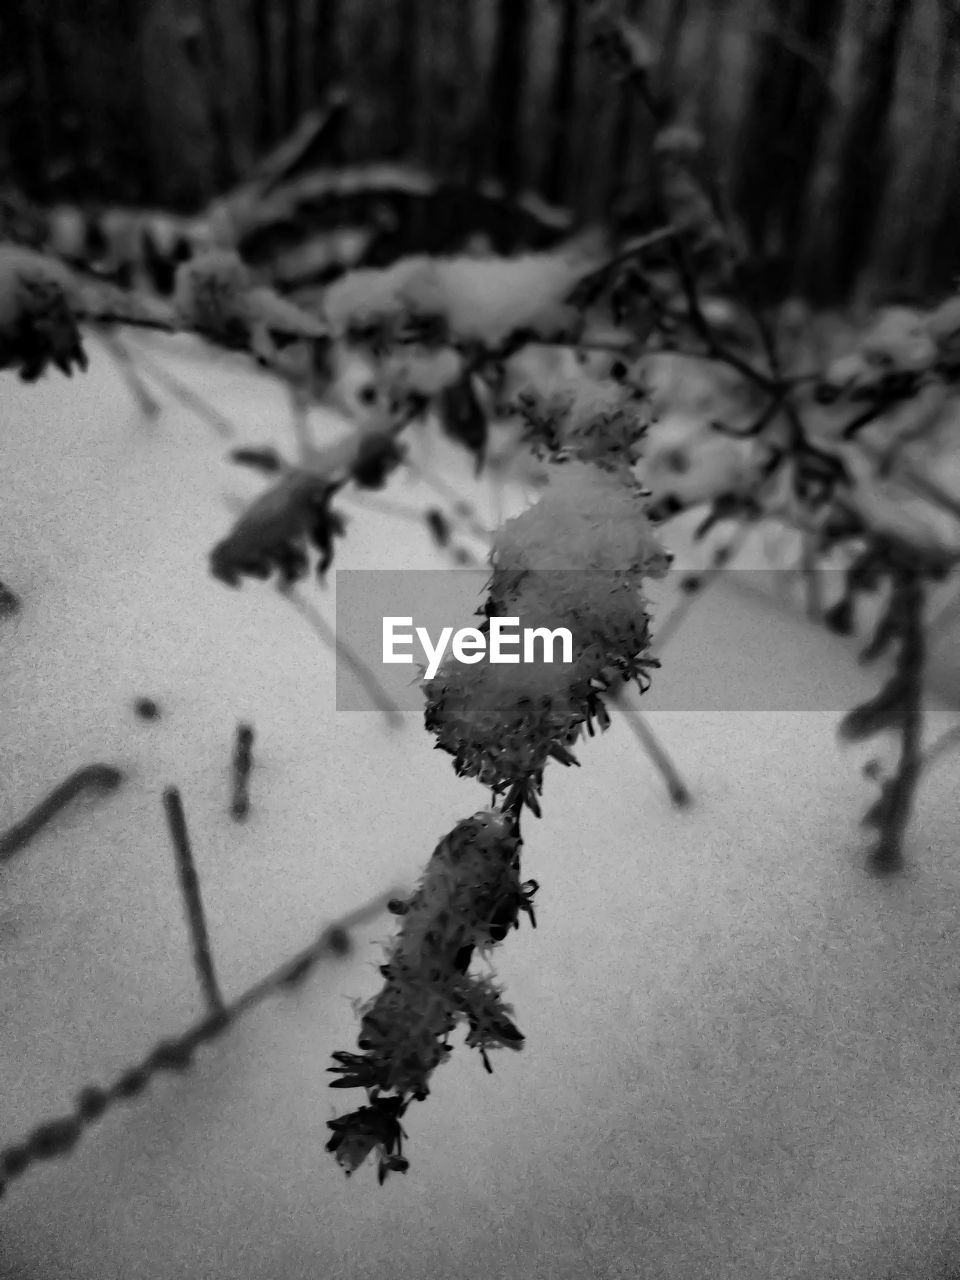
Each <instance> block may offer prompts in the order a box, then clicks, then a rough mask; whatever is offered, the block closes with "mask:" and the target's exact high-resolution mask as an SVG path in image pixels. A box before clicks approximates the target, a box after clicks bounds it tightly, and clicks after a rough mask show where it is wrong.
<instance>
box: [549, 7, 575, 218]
mask: <svg viewBox="0 0 960 1280" xmlns="http://www.w3.org/2000/svg"><path fill="white" fill-rule="evenodd" d="M580 8H581V3H580V0H562V12H561V16H560V22H561V26H560V46H559V48H558V50H557V63H556V68H555V70H554V77H553V91H552V93H551V103H550V120H549V124H548V130H549V138H550V141H549V144H548V147H547V163H546V167H545V169H544V174H543V183H542V187H543V194H544V195H545V196H546V197H547V199H548V200H553V201H556V202H557V203H559V202H561V201H562V200H563V199H564V198H565V196H566V193H567V184H568V177H569V171H570V144H571V141H572V138H573V116H574V107H575V105H576V96H577V59H578V53H579V43H580Z"/></svg>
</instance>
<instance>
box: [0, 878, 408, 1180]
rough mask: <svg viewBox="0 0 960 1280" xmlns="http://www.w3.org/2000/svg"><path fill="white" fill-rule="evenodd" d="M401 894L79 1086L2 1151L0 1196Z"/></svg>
mask: <svg viewBox="0 0 960 1280" xmlns="http://www.w3.org/2000/svg"><path fill="white" fill-rule="evenodd" d="M404 896H405V890H403V889H397V888H394V889H390V890H389V891H388V892H386V893H382V894H380V895H379V896H378V897H376V898H374V899H372V901H370V902H369V903H367V904H366V905H364V906H362V907H358V908H356V909H355V910H354V911H351V912H349V913H348V914H347V915H345V916H343V917H342V918H341V919H340V920H339V921H337V922H336V923H334V924H332V925H329V926H328V927H327V928H326V929H324V930H323V932H322V933H321V934H320V935H319V937H318V938H317V939H316V941H315V942H313V943H311V944H310V946H309V947H306V948H304V950H302V951H300V952H298V953H297V954H296V955H295V956H293V957H292V958H291V959H289V960H286V961H284V963H283V964H281V965H279V966H278V967H277V968H276V969H274V970H273V971H272V972H271V973H269V974H268V975H267V976H266V977H265V978H262V979H261V980H260V981H259V982H257V983H255V984H254V985H253V986H252V987H249V988H248V989H247V990H246V991H244V992H243V993H242V994H241V995H240V996H238V997H237V999H236V1000H234V1001H232V1003H230V1004H228V1005H224V1006H221V1008H220V1009H219V1010H217V1011H216V1012H214V1013H211V1014H209V1015H208V1016H207V1017H206V1018H203V1019H202V1020H201V1021H199V1022H195V1023H194V1024H193V1025H192V1026H191V1027H189V1028H188V1029H187V1030H186V1031H185V1032H183V1033H181V1034H180V1035H179V1036H177V1037H175V1038H173V1039H168V1040H161V1041H160V1042H159V1044H156V1045H155V1046H154V1048H153V1050H152V1051H151V1052H150V1053H149V1054H148V1055H147V1057H146V1058H144V1059H142V1060H141V1061H140V1062H139V1063H138V1064H137V1065H136V1066H133V1067H130V1068H128V1069H127V1070H126V1071H124V1072H123V1073H122V1074H121V1075H120V1076H118V1077H117V1079H116V1080H115V1081H114V1083H113V1084H112V1085H109V1086H107V1087H106V1088H101V1087H99V1086H97V1085H92V1086H87V1087H86V1088H85V1089H82V1090H81V1091H80V1094H79V1095H78V1097H77V1101H76V1104H75V1106H74V1108H73V1110H72V1111H71V1112H70V1113H69V1115H66V1116H63V1117H61V1118H59V1119H57V1120H52V1121H49V1122H48V1123H46V1124H42V1125H39V1126H37V1128H35V1129H34V1130H33V1131H32V1132H31V1133H30V1134H28V1135H27V1137H26V1138H25V1139H24V1140H23V1141H22V1142H19V1143H15V1144H13V1145H11V1146H8V1147H5V1148H3V1149H2V1150H0V1195H2V1194H3V1192H4V1191H5V1190H6V1183H7V1182H8V1181H10V1180H11V1179H13V1178H18V1177H20V1176H22V1175H23V1174H24V1173H25V1172H26V1171H27V1169H28V1168H29V1167H30V1165H32V1164H35V1163H37V1162H39V1161H41V1160H52V1159H56V1158H57V1157H60V1156H66V1155H69V1154H70V1152H71V1151H72V1150H73V1148H74V1147H75V1146H76V1145H77V1142H78V1141H79V1140H80V1138H81V1136H82V1134H83V1131H84V1130H85V1129H87V1128H89V1127H90V1125H93V1124H96V1122H97V1121H98V1120H100V1119H101V1118H102V1117H103V1115H104V1114H105V1112H106V1111H107V1110H108V1109H109V1107H111V1106H112V1105H114V1104H115V1103H117V1102H120V1101H123V1100H129V1099H130V1098H134V1097H136V1096H137V1095H139V1094H141V1093H143V1091H144V1090H145V1089H146V1087H147V1085H148V1084H149V1082H150V1080H151V1079H152V1078H153V1077H154V1076H155V1075H157V1074H158V1073H159V1072H161V1071H177V1072H185V1071H188V1070H189V1069H190V1067H191V1066H192V1065H193V1059H194V1055H195V1053H196V1050H197V1049H198V1048H199V1047H200V1045H202V1044H205V1043H208V1042H210V1041H212V1040H215V1039H217V1038H218V1037H220V1036H222V1035H223V1034H224V1033H225V1032H226V1031H227V1030H228V1029H229V1028H230V1027H232V1026H233V1024H234V1023H235V1022H236V1020H237V1019H238V1018H239V1017H240V1016H241V1015H242V1014H244V1013H247V1012H248V1011H249V1010H250V1009H252V1008H254V1006H255V1005H257V1004H259V1003H261V1002H262V1001H263V1000H264V999H265V998H266V997H267V996H269V995H271V994H272V993H274V992H282V991H289V990H291V989H292V988H293V987H295V986H296V985H298V984H299V983H300V982H302V981H303V979H304V978H306V976H307V974H308V973H309V972H310V971H311V969H313V967H314V966H315V965H316V963H317V962H318V961H319V960H321V959H323V957H324V956H327V955H329V956H342V955H343V954H344V953H345V951H346V950H348V949H349V930H350V929H352V928H354V926H356V925H359V924H364V923H366V922H367V921H368V920H371V919H375V918H376V917H377V916H379V915H381V914H382V913H383V912H384V911H385V910H386V907H387V903H388V902H389V901H390V900H391V899H392V898H403V897H404Z"/></svg>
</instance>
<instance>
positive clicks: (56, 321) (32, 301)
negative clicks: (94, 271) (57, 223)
mask: <svg viewBox="0 0 960 1280" xmlns="http://www.w3.org/2000/svg"><path fill="white" fill-rule="evenodd" d="M50 364H52V365H55V366H56V368H58V369H59V370H60V371H61V373H65V374H66V375H67V376H68V377H69V376H70V375H71V374H72V372H73V366H74V365H76V367H77V368H78V369H86V367H87V357H86V354H85V352H84V350H83V344H82V342H81V338H80V330H79V328H78V327H77V317H76V285H75V281H74V278H73V276H72V274H71V273H70V271H69V270H68V269H67V268H66V267H65V266H63V264H62V263H60V262H57V261H56V260H54V259H53V258H48V257H46V256H45V255H44V254H42V253H36V252H35V251H34V250H32V249H24V248H21V247H20V246H19V245H0V369H11V368H12V369H19V371H20V377H21V378H22V379H23V381H24V382H35V381H36V380H37V378H39V377H40V375H41V374H42V373H43V372H44V370H45V369H46V368H47V366H48V365H50Z"/></svg>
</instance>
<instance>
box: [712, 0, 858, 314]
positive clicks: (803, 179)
mask: <svg viewBox="0 0 960 1280" xmlns="http://www.w3.org/2000/svg"><path fill="white" fill-rule="evenodd" d="M770 8H771V9H772V8H773V6H771V7H770ZM841 14H842V5H841V4H840V3H839V0H789V3H788V4H787V5H786V6H784V10H783V12H782V14H781V17H780V22H779V24H778V25H777V26H776V28H775V29H774V30H770V31H763V32H762V33H760V34H759V35H758V37H757V55H756V61H755V63H754V71H753V75H752V78H751V84H750V88H749V89H748V91H747V96H746V101H745V103H744V107H743V113H742V118H743V124H742V126H741V129H740V136H739V138H738V140H737V146H736V155H735V160H734V172H733V180H732V183H731V195H732V201H733V206H734V208H735V209H736V211H737V212H738V214H739V215H740V217H741V218H742V219H743V226H744V230H745V231H746V234H747V238H748V242H749V244H750V248H751V250H752V252H753V253H755V254H756V255H757V256H758V257H759V258H760V259H761V260H763V261H765V262H766V263H767V264H768V266H769V267H770V268H771V272H770V274H769V275H768V282H769V287H770V288H771V289H772V290H773V291H774V292H777V291H780V290H782V288H783V287H785V286H786V284H787V283H788V282H789V279H790V276H791V274H792V265H791V263H792V257H793V254H794V252H795V250H796V242H797V238H798V236H799V233H800V228H801V224H802V220H803V214H804V208H805V204H806V198H807V192H808V189H809V186H810V182H811V179H812V177H813V174H814V169H815V166H816V162H817V158H818V154H819V150H820V140H821V137H822V135H823V130H824V126H825V124H826V122H827V118H828V116H829V113H830V107H831V97H830V74H831V70H832V66H833V58H834V51H835V47H836V44H837V36H838V34H839V27H840V18H841Z"/></svg>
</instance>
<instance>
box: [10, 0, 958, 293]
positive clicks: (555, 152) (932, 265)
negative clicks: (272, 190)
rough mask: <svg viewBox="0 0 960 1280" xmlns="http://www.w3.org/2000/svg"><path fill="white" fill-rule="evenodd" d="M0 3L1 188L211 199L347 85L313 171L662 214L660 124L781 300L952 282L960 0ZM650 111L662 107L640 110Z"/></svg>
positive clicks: (604, 214)
mask: <svg viewBox="0 0 960 1280" xmlns="http://www.w3.org/2000/svg"><path fill="white" fill-rule="evenodd" d="M618 7H619V10H620V11H621V13H622V14H623V16H624V17H625V18H626V19H628V20H629V22H631V23H632V24H634V25H633V27H632V28H631V30H632V32H633V36H632V42H631V48H630V57H631V63H632V66H631V67H630V68H628V69H627V71H626V73H623V68H622V67H621V68H620V69H619V72H618V69H617V68H616V67H614V66H613V64H612V63H611V61H610V59H609V58H605V57H604V56H603V50H602V49H598V47H597V43H598V42H597V40H596V38H595V34H596V33H595V32H592V30H591V14H592V11H593V10H594V9H595V5H594V4H591V2H590V0H349V2H348V0H3V3H2V4H0V179H2V181H3V182H5V183H6V184H8V185H12V186H14V187H16V188H17V189H18V190H20V191H22V192H25V193H26V194H27V195H29V196H30V197H31V198H33V199H35V200H38V201H41V202H45V203H48V204H49V203H55V202H66V201H95V202H101V203H102V204H104V205H107V204H110V203H118V204H124V205H131V206H153V207H159V208H165V209H172V210H179V211H182V212H189V211H196V210H199V209H201V208H203V207H204V206H205V205H207V204H208V203H209V202H210V201H211V199H212V198H213V197H214V196H216V195H217V194H218V193H223V192H226V191H229V190H230V189H231V188H233V187H234V186H235V185H236V184H237V183H238V182H241V181H242V180H243V178H244V177H245V176H246V175H248V174H249V173H250V171H251V166H252V165H253V164H254V163H255V161H256V158H257V157H258V156H262V155H263V154H265V153H266V152H268V151H269V149H270V148H271V147H272V146H275V145H276V144H277V143H278V142H279V141H280V140H281V139H283V138H284V137H285V136H287V135H289V134H290V133H291V131H292V130H294V128H295V127H296V125H297V124H298V121H300V120H301V118H302V117H303V115H304V113H305V112H307V111H309V110H310V109H313V108H316V107H317V106H318V104H322V103H324V102H329V101H330V95H331V93H332V92H336V91H339V90H342V91H343V92H344V93H345V95H346V99H345V100H346V103H347V106H346V108H345V109H344V111H343V118H342V120H341V121H340V123H339V127H338V129H337V130H335V131H333V132H331V133H330V134H329V135H328V137H327V140H326V148H327V153H326V155H325V156H324V163H325V164H326V165H327V166H328V167H332V166H338V165H346V164H349V165H352V166H357V165H363V164H370V163H372V162H374V161H378V162H381V161H391V162H393V163H403V164H407V165H413V166H417V167H418V168H419V169H422V170H426V171H428V172H429V173H431V174H433V175H439V176H441V177H443V178H446V179H451V180H455V181H458V182H462V183H470V184H478V183H480V182H482V181H484V180H492V181H495V182H496V183H498V184H499V186H500V187H501V188H502V189H503V190H505V191H506V192H507V193H508V194H509V193H512V192H521V191H522V192H524V193H528V194H531V195H536V196H537V197H538V198H539V199H540V200H542V201H545V202H549V203H550V205H552V206H556V207H558V208H560V209H567V210H569V212H570V214H571V216H572V219H573V224H574V225H582V224H586V223H589V222H590V221H594V220H597V219H600V218H611V217H612V218H614V219H615V220H618V221H619V222H620V223H623V224H624V225H626V224H629V225H630V227H631V228H632V229H633V230H637V229H640V230H642V229H644V227H647V226H653V225H655V224H656V221H657V217H656V210H655V209H654V208H653V207H652V205H651V203H650V201H651V196H650V193H651V191H652V190H653V187H654V182H653V178H654V170H655V166H656V162H657V146H656V139H657V137H658V134H659V133H660V131H661V130H662V128H663V126H664V124H665V122H670V123H675V124H680V125H682V126H685V127H689V128H691V129H694V130H696V131H698V133H699V134H700V136H701V138H702V142H703V147H702V152H701V153H699V154H698V156H697V163H698V164H702V165H703V166H705V167H706V168H707V169H708V170H709V172H710V173H711V174H712V175H713V176H714V178H715V180H716V182H717V184H718V189H719V190H720V191H721V192H722V193H723V197H724V200H725V202H726V203H727V205H728V206H729V208H731V209H732V210H733V211H734V212H735V214H736V216H737V219H738V221H739V225H740V228H741V232H742V234H743V236H745V237H746V240H747V242H748V244H749V246H750V247H751V249H753V250H754V251H755V252H758V253H760V254H761V255H763V256H764V257H765V258H766V259H769V260H770V261H774V262H778V263H779V264H780V276H779V287H780V290H781V292H782V293H783V294H786V293H788V292H795V293H801V294H804V295H806V296H807V297H808V298H809V299H810V300H811V301H813V302H815V303H819V304H835V303H838V302H841V301H843V300H845V299H847V298H849V297H850V295H851V293H852V292H853V291H854V290H855V289H856V288H857V286H858V283H859V285H860V286H864V284H865V282H867V283H868V284H869V287H870V288H871V290H872V291H873V293H874V295H877V294H879V295H881V296H882V297H883V298H884V299H886V300H894V301H904V302H911V301H921V300H923V299H925V298H928V297H930V296H934V297H935V296H942V295H943V294H944V293H945V292H947V291H948V290H949V288H950V286H951V281H952V279H953V277H954V276H955V275H956V274H957V273H958V272H960V237H958V236H957V234H956V227H957V225H958V218H960V164H958V163H957V157H958V147H960V68H958V61H960V58H958V54H960V2H958V0H622V3H621V4H620V5H619V6H618ZM652 104H655V106H656V110H653V109H651V108H652Z"/></svg>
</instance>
